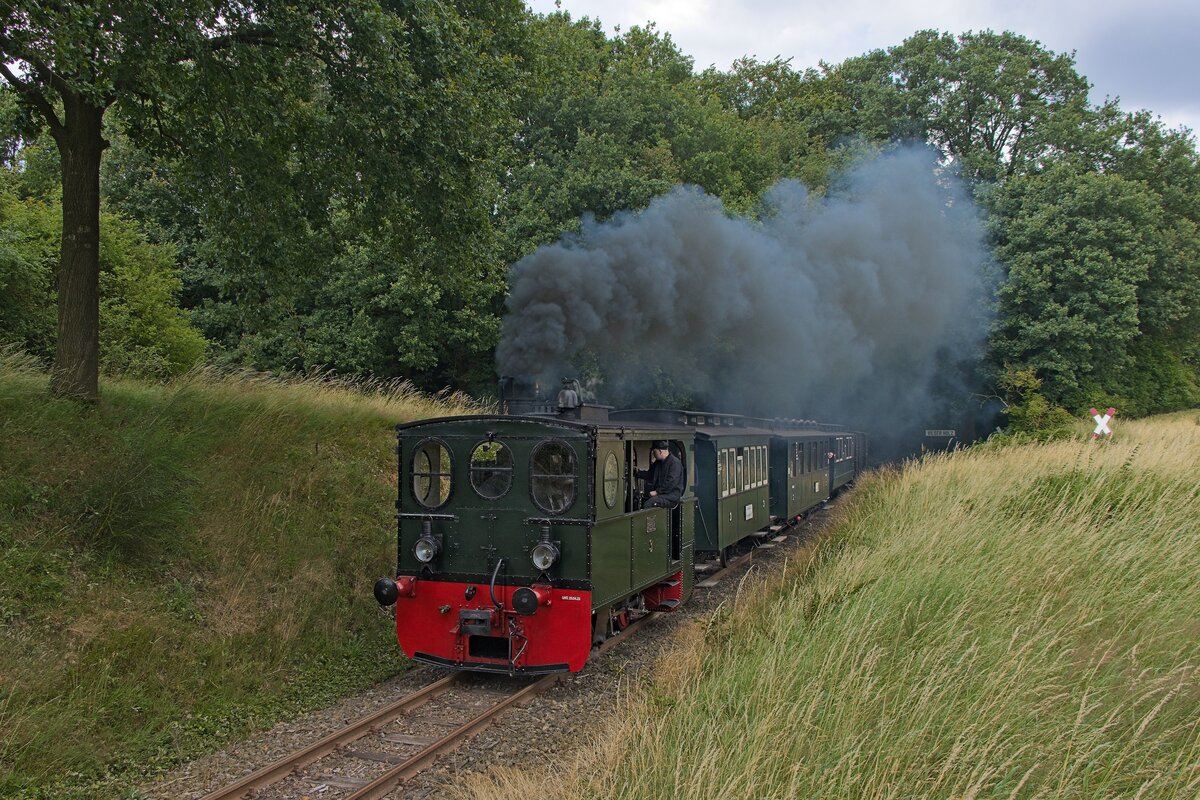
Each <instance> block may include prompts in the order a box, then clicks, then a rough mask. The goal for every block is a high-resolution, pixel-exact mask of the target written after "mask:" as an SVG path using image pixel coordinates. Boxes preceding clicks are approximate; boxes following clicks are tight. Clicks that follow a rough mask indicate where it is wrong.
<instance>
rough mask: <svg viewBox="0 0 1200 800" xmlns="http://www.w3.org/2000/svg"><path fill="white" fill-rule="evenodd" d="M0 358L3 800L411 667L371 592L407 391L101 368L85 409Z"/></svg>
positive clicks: (381, 559) (100, 787)
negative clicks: (142, 379) (117, 372)
mask: <svg viewBox="0 0 1200 800" xmlns="http://www.w3.org/2000/svg"><path fill="white" fill-rule="evenodd" d="M47 380H48V379H47V376H46V374H45V373H44V372H42V371H40V370H39V369H37V368H36V367H34V366H32V365H30V364H29V363H28V362H27V361H23V360H22V359H20V358H14V357H12V356H7V357H6V356H3V354H0V796H2V797H12V796H15V797H55V798H58V797H62V798H68V797H69V798H76V797H80V798H82V797H97V798H99V797H105V798H108V797H117V796H121V795H122V794H124V793H125V792H127V790H128V787H129V786H130V785H131V784H133V783H135V782H137V781H138V780H139V779H140V778H141V777H142V776H144V775H145V774H148V773H152V772H153V771H154V770H156V769H159V768H161V767H163V766H166V765H168V764H170V763H172V762H175V761H178V760H179V759H181V758H184V757H190V756H194V755H196V754H199V753H201V752H203V751H205V750H207V749H210V748H212V747H214V746H216V745H218V744H220V743H222V742H225V741H228V740H230V739H232V738H234V737H236V736H238V735H240V734H242V733H244V732H246V731H248V730H250V729H252V728H255V727H261V726H263V725H267V724H270V723H271V722H273V721H275V720H277V719H280V718H282V717H284V716H287V715H290V714H294V713H296V712H297V711H298V710H300V709H302V708H305V707H311V706H314V705H318V704H321V703H325V702H328V701H330V700H332V699H333V698H335V697H336V696H338V695H340V694H345V693H349V692H352V691H354V690H355V689H357V688H359V687H362V686H365V685H368V684H370V683H372V682H375V681H377V680H379V679H381V678H383V677H385V676H387V675H390V674H394V673H395V672H397V671H398V670H401V669H403V668H404V667H405V663H404V660H403V658H402V657H401V656H400V655H399V652H398V650H397V648H396V646H395V640H394V635H393V633H392V631H391V627H390V622H388V621H387V620H386V619H384V618H382V617H381V615H380V613H379V611H378V610H377V608H376V607H375V604H374V601H373V600H372V599H371V596H370V589H371V583H372V581H373V579H374V578H375V577H378V576H379V575H383V574H386V573H387V572H388V571H389V569H390V568H391V567H390V565H391V564H392V563H394V562H393V559H394V558H395V556H394V550H393V548H394V541H395V540H394V538H393V534H392V531H393V530H394V528H393V524H394V523H393V522H392V513H393V505H392V504H393V501H394V499H395V466H394V458H395V456H394V452H395V438H394V434H393V432H392V430H391V429H392V426H393V425H394V424H395V423H396V422H399V421H403V420H406V419H411V418H417V417H421V416H429V415H434V414H439V413H444V412H445V411H446V410H447V409H448V408H451V407H453V408H458V407H461V406H462V404H463V402H464V401H463V399H462V398H448V399H447V402H445V403H443V402H440V401H435V400H432V399H430V398H426V397H422V396H419V395H417V394H416V393H415V392H413V391H412V390H411V389H406V388H405V387H388V386H376V387H361V386H360V387H358V389H357V390H352V389H351V388H348V387H346V386H339V385H336V384H334V383H330V382H325V383H320V382H307V383H305V382H293V383H283V382H280V381H277V380H271V379H266V378H261V377H258V378H255V377H247V376H240V377H239V376H233V377H229V376H226V377H221V376H216V375H204V374H199V375H194V376H191V377H189V378H186V379H183V380H179V381H177V382H175V383H172V384H170V385H166V386H156V385H147V384H142V383H134V382H126V381H113V380H110V381H105V382H104V383H103V385H102V392H103V399H102V400H101V401H100V403H99V404H98V405H97V406H96V407H94V408H86V407H82V406H80V405H78V404H76V403H73V402H69V401H64V400H54V399H50V398H49V397H48V395H47V391H46V387H47Z"/></svg>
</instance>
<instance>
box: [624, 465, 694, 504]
mask: <svg viewBox="0 0 1200 800" xmlns="http://www.w3.org/2000/svg"><path fill="white" fill-rule="evenodd" d="M634 471H635V472H636V473H637V476H638V477H639V478H645V479H646V494H647V495H649V494H650V492H652V491H653V492H658V494H657V496H658V497H661V498H662V499H663V500H666V501H667V502H668V503H671V504H672V505H674V504H675V503H678V502H679V498H680V497H683V464H682V463H681V462H680V461H679V457H678V456H676V455H675V454H674V453H670V454H669V455H667V457H666V458H665V459H664V460H662V461H655V462H654V463H653V464H651V465H650V469H639V470H634Z"/></svg>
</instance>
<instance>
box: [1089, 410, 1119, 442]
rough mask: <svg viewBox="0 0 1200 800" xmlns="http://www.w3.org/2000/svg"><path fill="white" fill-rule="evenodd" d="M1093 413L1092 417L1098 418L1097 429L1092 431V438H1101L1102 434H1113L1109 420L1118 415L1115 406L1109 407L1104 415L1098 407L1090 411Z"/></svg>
mask: <svg viewBox="0 0 1200 800" xmlns="http://www.w3.org/2000/svg"><path fill="white" fill-rule="evenodd" d="M1088 413H1089V414H1091V415H1092V419H1094V420H1096V430H1094V431H1092V438H1093V439H1099V438H1100V437H1101V436H1112V429H1111V428H1109V427H1108V421H1109V420H1110V419H1112V418H1113V417H1115V416H1116V415H1117V410H1116V409H1115V408H1109V409H1108V411H1107V412H1105V413H1104V414H1103V415H1101V414H1100V412H1099V411H1097V410H1096V409H1094V408H1093V409H1091V410H1089V411H1088Z"/></svg>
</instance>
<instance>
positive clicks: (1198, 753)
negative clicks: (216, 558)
mask: <svg viewBox="0 0 1200 800" xmlns="http://www.w3.org/2000/svg"><path fill="white" fill-rule="evenodd" d="M1115 429H1116V433H1115V435H1114V437H1113V439H1112V440H1111V441H1107V442H1098V443H1093V442H1091V441H1082V440H1079V439H1077V440H1074V441H1062V442H1057V443H1050V444H1026V445H1008V446H1001V447H995V446H983V447H979V448H976V449H973V450H970V451H963V452H958V453H954V454H950V455H945V456H935V457H931V458H928V459H926V460H925V461H924V462H922V463H914V464H910V465H908V466H906V467H905V468H904V469H902V470H897V471H887V472H883V473H882V474H878V475H875V476H873V477H870V478H868V479H866V480H864V481H863V482H862V484H861V486H860V488H859V489H858V491H857V492H855V494H854V495H852V496H851V497H850V498H848V499H847V501H846V502H845V503H844V504H843V506H842V508H841V511H840V517H839V518H838V519H837V521H836V522H835V525H834V528H833V530H832V531H831V532H830V535H829V537H828V538H827V539H825V540H824V541H823V543H822V544H821V545H820V546H819V548H818V552H817V554H816V557H815V558H814V559H812V561H811V562H806V563H805V565H803V566H801V565H796V567H795V569H793V570H792V571H791V573H790V574H789V576H788V577H787V579H786V580H785V581H784V582H783V583H782V584H775V585H773V586H766V587H762V588H759V589H757V590H747V591H745V592H743V593H742V594H741V595H740V596H739V597H738V598H737V600H736V602H734V603H732V604H731V607H729V608H726V609H724V610H722V611H721V612H720V613H718V614H717V615H715V616H714V617H713V618H712V619H709V620H707V621H706V623H705V624H702V625H698V626H696V628H695V629H693V630H691V631H689V632H687V633H686V634H685V635H684V636H683V637H681V640H680V644H679V647H678V649H677V650H676V651H675V654H674V657H673V659H671V660H670V661H669V662H668V663H666V664H664V665H663V666H662V667H661V672H660V675H659V676H658V681H657V682H656V685H654V686H653V687H652V688H650V689H648V690H646V691H644V692H634V693H633V696H632V697H631V698H630V701H629V702H628V704H627V708H626V709H625V711H624V713H623V714H621V715H618V718H617V719H616V720H615V721H614V722H613V723H612V725H611V728H610V729H609V730H608V731H607V732H605V733H604V734H603V735H602V736H601V741H600V742H599V744H598V752H597V751H593V752H592V753H590V754H588V755H586V756H585V757H584V758H583V759H582V760H581V761H580V763H579V764H577V765H574V766H571V767H567V768H564V769H563V770H561V771H560V773H559V774H558V776H557V777H556V778H555V780H554V781H553V783H554V784H555V785H551V786H547V785H546V783H547V781H546V776H545V775H541V774H538V775H531V774H525V773H521V772H514V771H511V770H509V771H500V772H499V773H497V774H495V775H493V776H492V781H479V782H478V783H477V784H476V785H475V786H474V787H472V789H473V794H474V795H475V796H478V797H488V798H497V797H499V798H526V797H531V796H557V797H602V798H630V799H631V800H632V798H638V799H639V800H641V799H642V798H670V799H671V800H677V798H683V797H686V798H803V797H812V798H822V800H834V799H835V798H847V800H849V799H850V798H853V799H854V800H859V799H860V798H972V797H991V798H1023V797H1024V798H1033V797H1046V798H1080V800H1085V799H1087V800H1091V799H1092V798H1108V797H1129V798H1134V797H1139V798H1196V797H1198V796H1200V678H1198V671H1200V416H1198V415H1197V414H1196V413H1194V412H1193V413H1188V414H1178V415H1174V416H1171V417H1165V418H1157V419H1152V420H1146V421H1141V422H1122V421H1120V420H1119V419H1118V420H1117V423H1116V425H1115ZM598 765H603V766H599V767H598ZM535 793H536V795H535Z"/></svg>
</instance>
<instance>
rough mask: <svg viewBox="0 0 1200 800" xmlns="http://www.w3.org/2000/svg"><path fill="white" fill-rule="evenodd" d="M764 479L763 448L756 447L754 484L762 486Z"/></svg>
mask: <svg viewBox="0 0 1200 800" xmlns="http://www.w3.org/2000/svg"><path fill="white" fill-rule="evenodd" d="M762 479H763V459H762V448H761V447H756V448H754V485H755V486H762Z"/></svg>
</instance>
